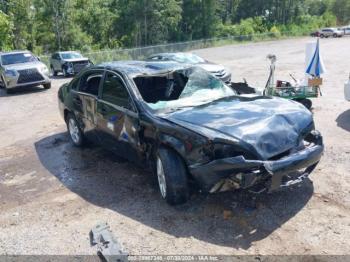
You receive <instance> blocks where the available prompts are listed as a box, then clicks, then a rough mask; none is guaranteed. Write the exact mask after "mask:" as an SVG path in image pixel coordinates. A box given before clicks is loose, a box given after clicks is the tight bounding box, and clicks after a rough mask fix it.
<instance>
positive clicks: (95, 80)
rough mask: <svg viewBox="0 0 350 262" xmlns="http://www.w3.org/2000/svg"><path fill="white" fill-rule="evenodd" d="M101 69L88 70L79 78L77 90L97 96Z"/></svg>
mask: <svg viewBox="0 0 350 262" xmlns="http://www.w3.org/2000/svg"><path fill="white" fill-rule="evenodd" d="M101 79H102V71H89V72H86V73H85V74H83V75H82V77H81V78H80V84H79V91H81V92H84V93H88V94H91V95H94V96H98V89H99V86H100V82H101Z"/></svg>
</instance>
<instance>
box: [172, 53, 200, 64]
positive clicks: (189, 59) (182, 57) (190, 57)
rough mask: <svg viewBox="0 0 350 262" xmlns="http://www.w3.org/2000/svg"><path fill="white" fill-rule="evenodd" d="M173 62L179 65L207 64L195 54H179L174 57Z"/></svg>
mask: <svg viewBox="0 0 350 262" xmlns="http://www.w3.org/2000/svg"><path fill="white" fill-rule="evenodd" d="M171 58H172V60H174V61H176V62H178V63H186V64H198V63H205V60H204V59H203V58H201V57H199V56H197V55H195V54H183V53H177V54H175V55H173V56H172V57H171Z"/></svg>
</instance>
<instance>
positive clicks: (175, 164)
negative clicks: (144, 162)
mask: <svg viewBox="0 0 350 262" xmlns="http://www.w3.org/2000/svg"><path fill="white" fill-rule="evenodd" d="M156 172H157V177H158V185H159V191H160V194H161V196H162V197H163V198H164V199H165V200H166V201H167V202H168V204H170V205H179V204H183V203H185V202H187V201H188V199H189V188H188V177H187V170H186V167H185V163H184V161H183V160H182V159H181V157H180V156H179V155H178V154H177V153H176V152H175V151H173V150H171V149H168V148H160V149H159V150H158V152H157V156H156Z"/></svg>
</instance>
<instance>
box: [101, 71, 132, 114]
mask: <svg viewBox="0 0 350 262" xmlns="http://www.w3.org/2000/svg"><path fill="white" fill-rule="evenodd" d="M102 99H103V100H105V101H106V102H109V103H111V104H113V105H116V106H120V107H123V108H126V109H129V110H134V109H133V106H132V102H131V98H130V96H129V93H128V91H127V89H126V87H125V86H124V83H123V81H122V80H121V78H120V77H119V76H118V75H116V74H114V73H111V72H106V76H105V80H104V83H103V89H102Z"/></svg>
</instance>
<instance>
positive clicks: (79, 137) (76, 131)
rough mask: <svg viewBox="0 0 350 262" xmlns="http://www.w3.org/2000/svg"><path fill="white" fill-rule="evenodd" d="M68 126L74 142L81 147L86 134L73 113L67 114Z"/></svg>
mask: <svg viewBox="0 0 350 262" xmlns="http://www.w3.org/2000/svg"><path fill="white" fill-rule="evenodd" d="M67 127H68V132H69V136H70V138H71V141H72V142H73V144H74V145H75V146H78V147H81V146H82V145H83V144H84V135H83V133H82V132H81V130H80V128H79V125H78V122H77V120H76V118H75V117H74V115H73V114H68V116H67Z"/></svg>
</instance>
